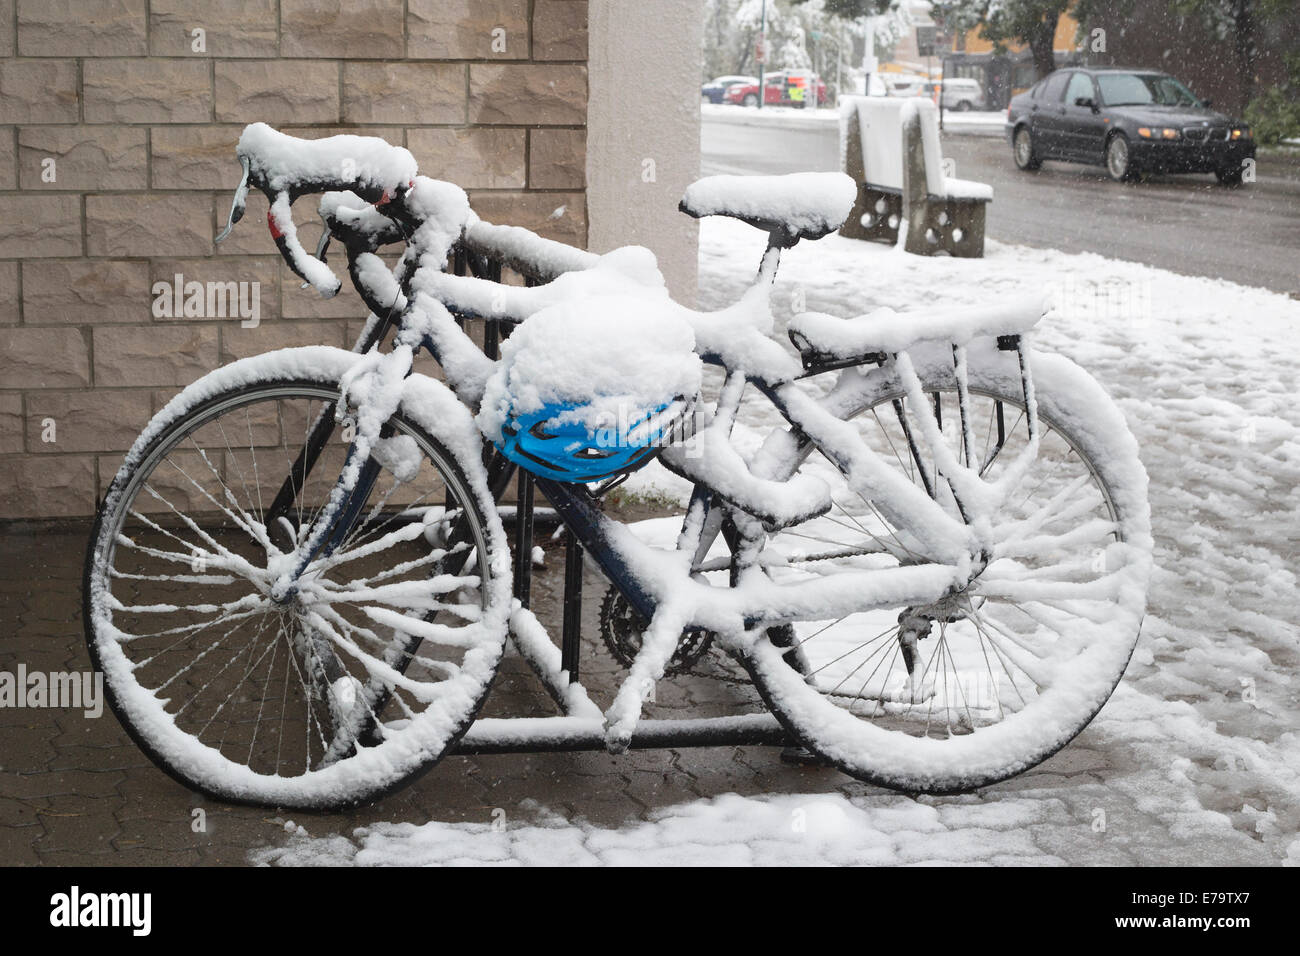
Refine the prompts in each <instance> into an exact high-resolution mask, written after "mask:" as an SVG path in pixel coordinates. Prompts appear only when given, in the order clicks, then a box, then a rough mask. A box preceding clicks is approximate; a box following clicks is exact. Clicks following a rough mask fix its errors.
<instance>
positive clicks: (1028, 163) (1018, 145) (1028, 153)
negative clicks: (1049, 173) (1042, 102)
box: [1011, 126, 1043, 171]
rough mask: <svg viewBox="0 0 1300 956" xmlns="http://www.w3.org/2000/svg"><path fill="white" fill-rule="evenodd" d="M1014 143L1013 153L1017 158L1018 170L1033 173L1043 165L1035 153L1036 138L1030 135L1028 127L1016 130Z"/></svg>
mask: <svg viewBox="0 0 1300 956" xmlns="http://www.w3.org/2000/svg"><path fill="white" fill-rule="evenodd" d="M1013 143H1014V146H1013V148H1012V151H1011V152H1012V155H1013V156H1015V158H1016V166H1017V167H1018V168H1020V169H1023V170H1027V171H1031V170H1035V169H1037V168H1038V167H1039V166H1041V165H1043V161H1042V160H1041V159H1039V158H1038V155H1037V153H1035V152H1034V138H1033V136H1031V135H1030V133H1029V127H1028V126H1022V127H1020V128H1019V129H1018V130H1016V135H1015V139H1014V141H1013Z"/></svg>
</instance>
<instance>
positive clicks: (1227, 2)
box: [1172, 0, 1290, 108]
mask: <svg viewBox="0 0 1300 956" xmlns="http://www.w3.org/2000/svg"><path fill="white" fill-rule="evenodd" d="M1289 2H1290V0H1172V7H1173V9H1174V11H1175V12H1177V13H1180V14H1184V15H1189V16H1195V17H1198V18H1199V19H1200V20H1201V22H1202V23H1203V24H1204V25H1205V27H1206V29H1207V30H1209V31H1210V33H1211V34H1212V35H1213V36H1216V37H1218V38H1219V39H1220V40H1225V41H1226V40H1229V39H1230V40H1231V41H1232V55H1233V59H1234V61H1235V65H1236V71H1237V83H1238V92H1239V95H1240V103H1239V106H1240V107H1242V108H1244V107H1245V105H1246V104H1247V103H1249V102H1250V101H1251V100H1252V99H1253V98H1254V96H1255V81H1256V79H1257V77H1256V76H1255V73H1256V60H1257V58H1258V54H1259V48H1258V45H1257V41H1256V34H1257V31H1258V29H1259V27H1260V26H1261V25H1262V24H1263V23H1264V22H1265V21H1267V20H1269V19H1271V18H1272V17H1273V16H1274V15H1275V14H1278V13H1282V12H1283V11H1284V10H1285V9H1286V7H1287V6H1288V3H1289Z"/></svg>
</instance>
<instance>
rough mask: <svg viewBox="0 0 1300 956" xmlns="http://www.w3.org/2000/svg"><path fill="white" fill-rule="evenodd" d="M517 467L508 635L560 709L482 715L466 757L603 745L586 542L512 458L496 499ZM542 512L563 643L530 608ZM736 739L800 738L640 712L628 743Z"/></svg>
mask: <svg viewBox="0 0 1300 956" xmlns="http://www.w3.org/2000/svg"><path fill="white" fill-rule="evenodd" d="M478 266H479V269H478V270H474V271H476V272H479V274H480V275H481V276H482V277H483V278H489V279H493V280H494V281H497V282H500V281H501V273H502V262H501V261H500V260H493V259H487V260H485V261H481V262H480V263H478ZM453 268H455V269H456V270H457V271H458V272H462V274H463V270H464V271H468V270H471V269H474V266H473V264H471V262H470V256H469V255H468V254H467V253H466V252H465V251H464V250H463V249H461V248H458V250H457V254H456V255H455V256H454V258H453ZM480 270H481V271H480ZM541 278H544V277H538V276H531V275H525V277H524V280H525V283H526V284H527V285H530V286H531V285H536V284H537V282H538V281H540V280H541ZM503 324H504V325H505V327H504V328H503V327H502V326H503ZM508 334H509V325H508V324H505V323H502V322H501V321H500V320H496V319H485V320H484V332H483V351H484V353H485V354H487V356H488V357H489V358H492V359H495V358H498V357H499V354H500V353H499V350H500V343H501V340H502V339H503V338H504V337H505V336H506V335H508ZM512 473H513V475H514V476H516V478H517V481H516V488H517V491H516V504H515V507H514V509H513V511H510V510H509V509H507V508H500V509H499V513H500V514H501V515H502V517H503V518H508V519H511V520H510V523H511V524H512V525H513V532H514V535H513V536H514V546H515V568H514V597H515V599H516V600H518V601H519V604H520V607H519V609H518V610H516V611H515V613H514V614H512V615H511V620H510V639H511V642H512V643H513V644H514V646H515V648H516V649H517V650H518V651H519V653H520V655H521V656H522V657H523V658H524V660H525V661H526V663H527V664H528V666H529V668H530V669H531V670H532V672H533V673H534V674H535V675H536V676H537V678H538V679H539V680H540V681H541V682H542V685H543V687H544V688H545V689H546V691H547V693H548V694H549V695H550V696H551V698H552V699H553V700H554V701H555V703H556V704H557V705H558V706H559V707H560V709H561V711H562V712H563V713H562V715H560V716H554V717H480V718H478V719H477V720H475V721H474V723H473V724H471V725H470V727H469V729H468V730H467V731H466V732H465V734H464V736H463V737H461V739H460V740H459V741H458V742H457V743H456V745H455V746H453V747H452V748H451V750H450V751H449V753H453V754H460V755H465V756H469V755H483V754H505V753H548V752H560V751H567V752H576V751H600V750H606V749H607V745H606V738H605V718H604V714H603V713H602V712H601V710H600V708H599V707H597V706H596V704H594V703H593V702H592V701H591V699H590V698H589V697H588V696H587V691H586V688H585V687H583V685H582V683H581V681H580V667H581V647H582V645H581V636H582V591H583V587H582V571H583V560H584V554H585V549H584V548H583V546H582V543H581V542H580V541H579V540H578V537H577V536H576V535H574V534H572V533H570V532H569V530H568V528H567V527H565V526H564V522H563V518H562V516H560V515H558V514H557V513H556V511H555V510H554V509H553V508H550V507H546V508H542V509H539V508H538V507H537V485H538V482H537V480H536V479H535V478H534V477H533V476H532V475H531V474H529V473H528V472H525V471H522V470H518V469H515V468H514V466H513V465H508V467H503V468H501V469H500V470H499V472H498V474H497V476H496V481H495V482H494V488H493V490H494V491H496V492H497V497H498V499H499V498H500V495H501V493H503V492H504V491H505V490H506V487H507V486H508V485H509V482H510V478H511V475H512ZM539 511H540V514H539ZM539 517H540V518H541V519H542V521H543V522H544V523H545V524H547V525H548V526H549V525H551V524H552V522H554V523H555V524H557V525H559V526H562V527H565V534H564V592H563V597H562V598H561V608H562V612H563V624H562V626H561V636H560V644H559V646H558V647H557V646H556V644H555V641H554V639H553V638H552V637H551V635H550V633H549V632H548V631H547V630H546V628H545V627H543V626H542V624H541V622H540V621H538V620H537V618H536V616H535V615H534V614H533V612H532V610H531V604H532V554H533V543H534V531H535V529H536V527H537V523H538V519H539ZM557 519H558V520H557ZM739 746H769V747H783V748H790V747H794V746H797V742H796V741H795V740H794V738H793V737H791V736H790V734H789V733H788V732H787V731H786V729H785V728H784V727H783V726H782V725H781V724H780V722H779V721H778V720H777V719H776V717H775V716H774V715H773V714H771V713H766V712H765V713H756V714H739V715H730V716H726V717H692V718H672V719H643V720H640V721H638V723H637V726H636V730H635V732H634V733H633V735H632V740H631V742H630V744H629V747H630V748H631V749H633V750H651V749H664V748H679V747H682V748H684V747H739Z"/></svg>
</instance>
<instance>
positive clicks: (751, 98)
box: [745, 93, 758, 106]
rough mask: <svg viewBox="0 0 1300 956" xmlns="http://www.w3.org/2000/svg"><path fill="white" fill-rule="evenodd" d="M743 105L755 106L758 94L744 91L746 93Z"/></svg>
mask: <svg viewBox="0 0 1300 956" xmlns="http://www.w3.org/2000/svg"><path fill="white" fill-rule="evenodd" d="M745 105H746V106H757V105H758V94H756V93H746V94H745Z"/></svg>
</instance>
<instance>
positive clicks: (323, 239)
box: [298, 223, 333, 289]
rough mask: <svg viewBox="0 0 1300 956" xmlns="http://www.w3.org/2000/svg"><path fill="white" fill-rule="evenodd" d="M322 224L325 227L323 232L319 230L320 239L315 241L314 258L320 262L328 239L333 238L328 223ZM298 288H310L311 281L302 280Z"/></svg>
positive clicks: (327, 246)
mask: <svg viewBox="0 0 1300 956" xmlns="http://www.w3.org/2000/svg"><path fill="white" fill-rule="evenodd" d="M323 225H324V226H325V229H324V231H323V232H321V234H320V239H319V240H318V241H317V242H316V258H317V259H319V260H320V261H321V262H324V261H325V250H326V249H328V248H329V245H330V239H332V238H333V235H332V234H331V233H330V227H329V224H328V223H323ZM298 288H300V289H310V288H311V283H310V282H306V281H304V282H303V284H302V285H300V286H299V287H298Z"/></svg>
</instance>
